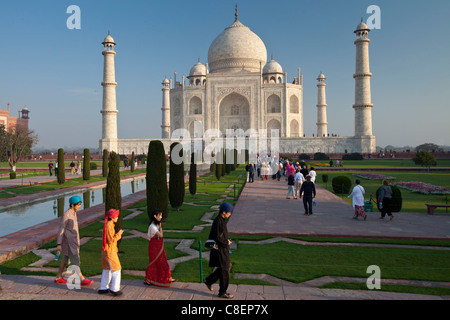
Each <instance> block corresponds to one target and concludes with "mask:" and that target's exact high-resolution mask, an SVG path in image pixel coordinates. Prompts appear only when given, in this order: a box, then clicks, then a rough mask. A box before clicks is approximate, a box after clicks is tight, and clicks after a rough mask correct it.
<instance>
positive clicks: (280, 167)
mask: <svg viewBox="0 0 450 320" xmlns="http://www.w3.org/2000/svg"><path fill="white" fill-rule="evenodd" d="M282 175H283V163H282V161H281V160H280V161H279V162H278V172H277V180H278V181H280V179H281V176H282Z"/></svg>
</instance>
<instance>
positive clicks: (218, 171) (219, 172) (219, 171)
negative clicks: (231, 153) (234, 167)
mask: <svg viewBox="0 0 450 320" xmlns="http://www.w3.org/2000/svg"><path fill="white" fill-rule="evenodd" d="M217 159H222V151H218V152H217V153H216V162H215V163H216V170H215V171H214V173H215V174H216V178H217V180H219V181H220V178H221V177H222V164H220V163H217Z"/></svg>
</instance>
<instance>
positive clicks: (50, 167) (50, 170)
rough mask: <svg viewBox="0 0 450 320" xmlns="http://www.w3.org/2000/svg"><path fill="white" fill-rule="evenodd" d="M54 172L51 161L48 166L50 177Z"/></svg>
mask: <svg viewBox="0 0 450 320" xmlns="http://www.w3.org/2000/svg"><path fill="white" fill-rule="evenodd" d="M52 170H53V163H52V162H51V161H50V163H49V164H48V172H50V176H52V175H53V173H52Z"/></svg>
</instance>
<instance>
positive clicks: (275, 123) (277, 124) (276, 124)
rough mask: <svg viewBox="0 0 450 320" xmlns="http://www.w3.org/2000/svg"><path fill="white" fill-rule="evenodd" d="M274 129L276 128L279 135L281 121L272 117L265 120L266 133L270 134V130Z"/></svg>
mask: <svg viewBox="0 0 450 320" xmlns="http://www.w3.org/2000/svg"><path fill="white" fill-rule="evenodd" d="M272 129H274V130H276V129H278V132H279V134H280V135H281V122H280V121H278V120H277V119H272V120H270V121H269V122H267V135H268V136H270V135H271V131H270V130H272Z"/></svg>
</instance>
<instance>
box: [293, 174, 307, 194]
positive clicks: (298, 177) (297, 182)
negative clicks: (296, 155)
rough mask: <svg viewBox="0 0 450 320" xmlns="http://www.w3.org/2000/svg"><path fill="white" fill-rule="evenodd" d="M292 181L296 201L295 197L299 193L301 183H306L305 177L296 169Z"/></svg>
mask: <svg viewBox="0 0 450 320" xmlns="http://www.w3.org/2000/svg"><path fill="white" fill-rule="evenodd" d="M294 181H295V190H294V199H297V195H298V194H299V192H300V188H301V186H302V183H303V182H305V181H306V180H305V177H304V176H303V174H302V173H301V172H300V169H297V172H296V173H295V176H294Z"/></svg>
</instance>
